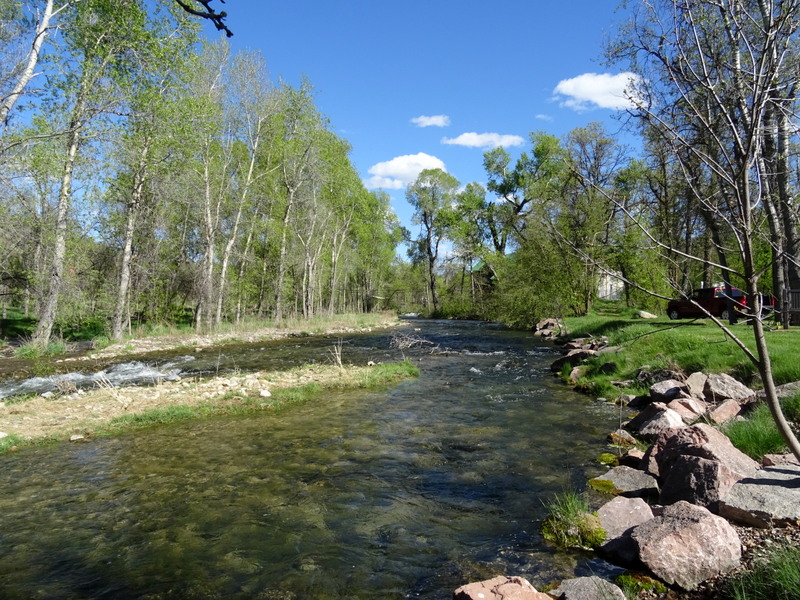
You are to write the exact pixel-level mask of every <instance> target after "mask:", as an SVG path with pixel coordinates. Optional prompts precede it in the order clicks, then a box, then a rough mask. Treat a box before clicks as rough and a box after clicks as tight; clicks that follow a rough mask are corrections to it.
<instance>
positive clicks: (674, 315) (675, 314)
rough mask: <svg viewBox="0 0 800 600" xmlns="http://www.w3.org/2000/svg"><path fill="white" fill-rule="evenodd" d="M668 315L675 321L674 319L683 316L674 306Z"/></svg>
mask: <svg viewBox="0 0 800 600" xmlns="http://www.w3.org/2000/svg"><path fill="white" fill-rule="evenodd" d="M668 316H669V318H670V319H672V320H673V321H674V320H675V319H680V318H681V315H680V313H679V312H678V309H677V308H673V309H672V310H671V311H669V315H668Z"/></svg>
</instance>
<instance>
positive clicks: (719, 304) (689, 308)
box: [667, 287, 747, 321]
mask: <svg viewBox="0 0 800 600" xmlns="http://www.w3.org/2000/svg"><path fill="white" fill-rule="evenodd" d="M730 299H731V301H732V302H733V307H734V309H736V308H737V307H738V308H741V309H746V308H747V304H746V302H745V294H744V292H743V291H742V290H740V289H739V288H735V287H732V288H731V293H730ZM692 301H694V302H696V303H697V304H699V305H700V306H702V307H703V308H705V309H706V310H707V311H708V312H709V313H710V314H712V315H713V316H715V317H719V318H720V319H722V320H723V321H727V320H728V319H729V318H730V315H729V314H728V296H727V295H726V294H725V288H724V287H711V288H700V289H698V290H695V291H693V292H692V293H691V295H690V296H689V298H688V299H687V300H670V301H669V303H668V304H667V315H668V316H669V318H670V319H685V318H687V317H705V316H707V315H706V314H705V313H704V312H703V311H702V310H701V309H700V307H698V306H697V305H695V304H694V303H693V302H692Z"/></svg>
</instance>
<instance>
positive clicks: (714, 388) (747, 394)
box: [703, 373, 756, 404]
mask: <svg viewBox="0 0 800 600" xmlns="http://www.w3.org/2000/svg"><path fill="white" fill-rule="evenodd" d="M703 395H704V396H705V398H706V400H708V401H709V402H723V401H725V400H738V401H739V403H740V404H746V403H748V402H751V401H753V400H755V397H756V393H755V392H754V391H753V390H751V389H750V388H749V387H747V386H746V385H744V384H743V383H740V382H739V381H737V380H736V379H734V378H733V377H731V376H730V375H727V374H725V373H712V374H711V375H709V376H708V379H707V380H706V384H705V386H704V387H703Z"/></svg>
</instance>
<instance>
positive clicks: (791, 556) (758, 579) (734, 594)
mask: <svg viewBox="0 0 800 600" xmlns="http://www.w3.org/2000/svg"><path fill="white" fill-rule="evenodd" d="M725 587H726V589H725V597H726V598H731V600H792V599H794V598H797V591H798V590H800V548H795V547H791V546H784V547H781V548H778V549H776V550H774V551H772V552H770V553H769V554H768V555H767V557H766V558H765V560H763V561H762V562H760V563H759V564H757V565H755V566H754V567H753V569H751V570H750V571H747V572H745V573H742V574H741V575H737V576H736V577H734V578H732V579H731V580H729V581H728V583H727V585H726V586H725Z"/></svg>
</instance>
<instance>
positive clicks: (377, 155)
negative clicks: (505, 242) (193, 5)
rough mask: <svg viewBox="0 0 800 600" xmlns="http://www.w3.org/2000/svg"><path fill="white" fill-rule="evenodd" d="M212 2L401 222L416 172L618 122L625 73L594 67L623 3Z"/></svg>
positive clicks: (239, 45)
mask: <svg viewBox="0 0 800 600" xmlns="http://www.w3.org/2000/svg"><path fill="white" fill-rule="evenodd" d="M213 5H215V6H216V7H217V8H218V9H220V8H222V9H224V10H226V11H227V12H228V14H229V17H228V20H227V23H228V26H229V27H230V28H231V30H232V31H233V32H234V36H233V38H231V40H230V41H231V45H232V47H233V49H234V50H239V49H241V50H260V51H261V52H262V54H263V55H264V57H265V59H266V61H267V65H268V68H269V71H270V73H271V76H272V77H273V79H275V80H277V79H279V78H281V79H283V80H285V81H287V82H289V83H291V84H293V85H296V84H298V83H299V82H300V80H301V77H303V76H305V77H307V78H308V79H309V80H310V82H311V83H312V84H313V86H314V87H315V89H316V91H317V96H316V103H317V106H318V108H319V109H320V111H321V112H322V113H324V114H325V115H327V116H328V117H329V118H330V121H331V125H332V128H333V130H334V131H336V133H337V134H338V135H340V136H341V137H343V138H345V139H347V140H348V141H349V142H350V143H351V145H352V147H353V150H352V154H351V158H352V161H353V164H354V165H355V167H356V168H357V169H358V171H359V173H360V174H361V176H362V178H363V180H364V181H365V183H366V184H367V187H368V188H370V189H376V188H377V187H381V188H382V189H385V190H386V191H387V192H389V193H390V195H391V197H392V205H393V208H394V210H395V212H396V213H397V214H398V216H400V218H401V222H403V224H404V225H406V226H407V227H410V219H411V208H410V207H409V206H408V204H407V203H406V201H405V186H406V185H407V184H408V183H409V182H410V181H413V179H414V178H415V177H416V174H417V173H418V172H419V170H421V169H422V168H435V167H439V168H443V169H445V170H446V171H448V172H449V173H451V174H453V175H454V176H455V177H456V178H457V179H458V180H459V181H460V182H461V183H462V185H465V184H467V183H469V182H471V181H477V182H480V183H484V182H485V180H486V176H485V173H484V171H483V164H482V163H483V153H484V152H485V151H486V150H488V149H490V148H492V147H493V146H494V145H498V144H502V145H504V146H505V147H506V149H507V150H508V151H509V152H510V153H511V154H512V155H516V154H517V153H519V152H520V151H523V150H525V149H527V148H528V134H529V133H530V132H532V131H537V130H543V131H546V132H548V133H552V134H554V135H557V136H562V135H564V134H566V133H567V132H568V131H570V130H572V129H574V128H575V127H580V126H583V125H586V124H587V123H589V122H591V121H603V122H604V123H606V127H607V130H608V131H609V132H610V133H612V134H615V133H617V132H618V131H619V129H620V127H621V126H620V122H619V121H617V120H614V119H613V118H612V116H613V115H614V113H615V109H618V108H620V107H622V106H623V104H624V101H623V99H622V98H621V91H622V86H624V84H625V81H626V80H627V76H624V75H622V74H620V73H619V71H618V70H616V71H615V70H613V69H609V68H607V67H606V66H604V65H603V62H602V52H603V47H604V44H605V42H606V41H607V40H608V38H609V36H610V35H611V34H613V31H614V25H615V23H617V22H619V20H620V19H621V15H619V14H617V13H615V7H616V5H617V0H569V1H564V0H562V1H561V2H553V1H548V2H544V1H538V0H532V1H527V2H526V1H513V2H509V1H503V0H496V1H494V2H486V1H477V0H459V1H456V0H427V1H420V0H406V1H405V2H393V3H388V2H386V3H384V2H375V1H374V0H371V1H365V0H356V1H347V2H343V1H338V2H337V1H330V0H328V1H327V2H322V1H319V0H293V1H292V2H268V1H266V0H228V1H227V2H226V3H225V4H224V5H222V4H220V3H219V2H218V1H217V2H214V3H213ZM207 31H208V32H209V34H210V35H216V34H215V33H213V30H211V29H210V28H207Z"/></svg>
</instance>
